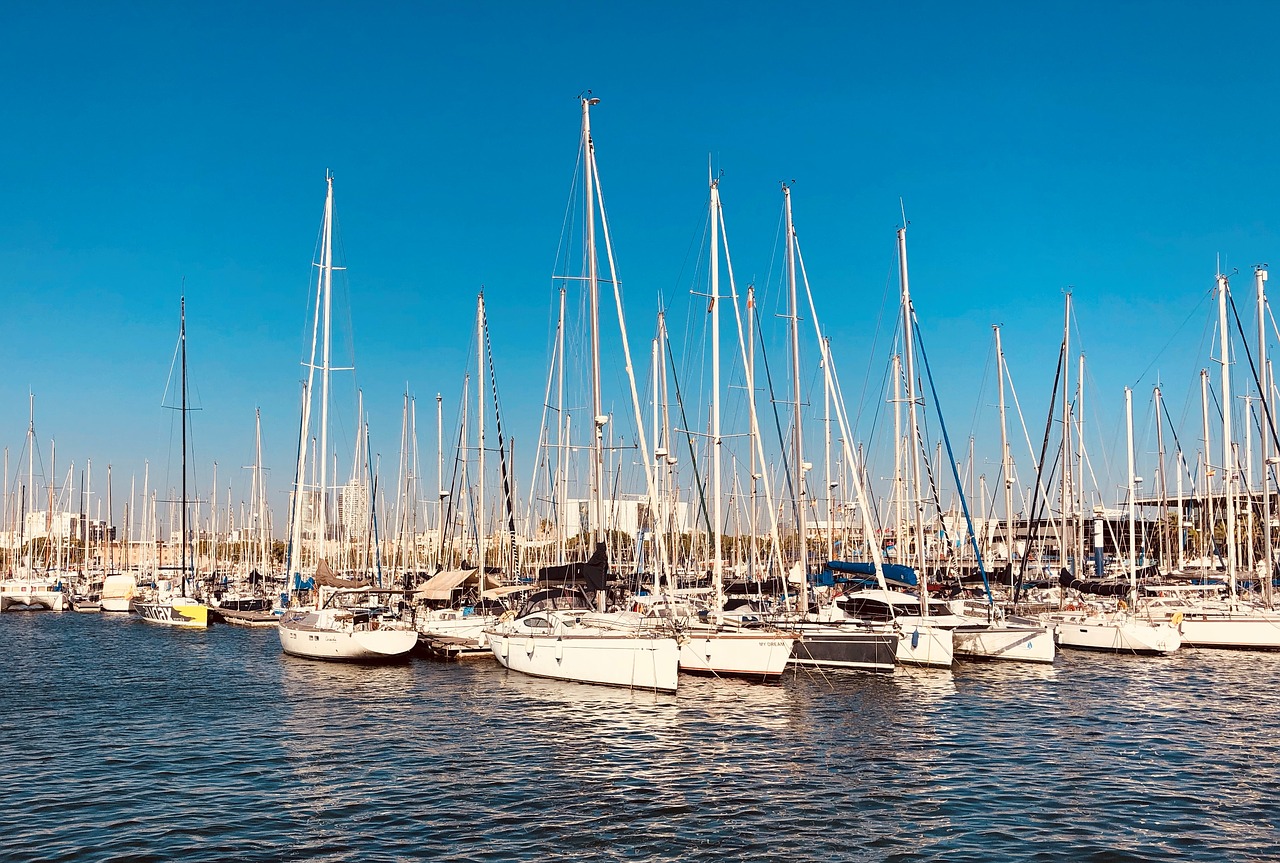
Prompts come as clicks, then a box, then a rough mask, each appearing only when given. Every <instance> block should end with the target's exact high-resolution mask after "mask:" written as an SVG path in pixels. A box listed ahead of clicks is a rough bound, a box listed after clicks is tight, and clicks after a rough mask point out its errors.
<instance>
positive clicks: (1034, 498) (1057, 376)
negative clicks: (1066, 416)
mask: <svg viewBox="0 0 1280 863" xmlns="http://www.w3.org/2000/svg"><path fill="white" fill-rule="evenodd" d="M1066 347H1067V344H1066V341H1065V340H1064V341H1063V342H1062V344H1061V345H1060V346H1059V347H1058V367H1057V369H1056V370H1054V373H1053V392H1052V393H1050V395H1049V416H1048V417H1047V418H1046V419H1045V424H1044V440H1043V441H1042V442H1041V444H1040V458H1039V459H1037V460H1036V477H1037V482H1036V486H1035V490H1034V491H1033V492H1032V494H1031V508H1030V509H1029V510H1028V513H1027V515H1028V517H1029V520H1028V522H1027V550H1028V551H1030V549H1031V540H1032V536H1031V528H1032V527H1033V525H1034V524H1035V522H1036V521H1037V520H1038V518H1039V516H1038V513H1037V506H1038V503H1039V500H1040V483H1041V481H1042V480H1043V478H1044V459H1045V454H1046V453H1047V452H1048V450H1049V436H1050V434H1051V433H1052V431H1053V415H1054V411H1055V409H1056V408H1057V402H1058V384H1059V383H1060V382H1061V380H1062V366H1063V359H1064V356H1065V354H1066ZM1054 468H1055V470H1056V468H1057V463H1056V461H1055V463H1054ZM1045 497H1046V499H1047V498H1048V494H1047V493H1046V494H1045ZM1028 557H1030V555H1029V554H1023V555H1022V560H1021V561H1020V562H1019V565H1018V578H1017V581H1016V582H1015V584H1014V589H1013V604H1014V605H1015V606H1016V605H1017V604H1018V600H1019V599H1021V597H1022V587H1023V581H1024V579H1025V577H1026V573H1027V558H1028Z"/></svg>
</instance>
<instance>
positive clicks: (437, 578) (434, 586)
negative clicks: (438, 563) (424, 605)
mask: <svg viewBox="0 0 1280 863" xmlns="http://www.w3.org/2000/svg"><path fill="white" fill-rule="evenodd" d="M479 574H480V570H478V569H446V570H444V571H442V572H437V573H436V574H435V575H433V576H431V578H429V579H427V580H426V581H424V582H423V583H422V584H421V585H419V586H418V589H417V590H415V591H414V592H413V593H414V596H416V597H417V598H418V599H437V600H447V599H449V598H450V597H451V596H452V595H453V592H454V591H455V590H457V589H458V588H459V587H461V586H462V585H464V584H466V583H467V582H468V581H470V580H472V579H475V578H476V577H477V576H478V575H479Z"/></svg>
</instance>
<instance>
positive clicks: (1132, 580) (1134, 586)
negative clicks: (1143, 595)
mask: <svg viewBox="0 0 1280 863" xmlns="http://www.w3.org/2000/svg"><path fill="white" fill-rule="evenodd" d="M1124 418H1125V432H1126V438H1125V439H1126V441H1127V442H1128V445H1127V447H1126V448H1125V454H1126V455H1127V456H1128V461H1129V494H1128V498H1129V605H1130V606H1131V607H1133V608H1135V609H1136V608H1137V605H1136V603H1137V598H1138V570H1137V558H1136V556H1135V554H1136V551H1137V549H1136V546H1137V544H1138V530H1137V518H1136V514H1137V505H1136V504H1137V502H1136V501H1135V500H1134V476H1133V390H1131V389H1129V388H1128V387H1125V388H1124Z"/></svg>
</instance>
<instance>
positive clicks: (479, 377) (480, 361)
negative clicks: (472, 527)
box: [476, 291, 485, 593]
mask: <svg viewBox="0 0 1280 863" xmlns="http://www.w3.org/2000/svg"><path fill="white" fill-rule="evenodd" d="M484 389H485V387H484V291H481V292H480V296H479V298H478V299H477V300H476V450H477V452H476V460H477V463H476V474H477V476H476V557H477V558H478V559H479V566H480V592H481V593H484V589H485V584H484V556H485V533H484Z"/></svg>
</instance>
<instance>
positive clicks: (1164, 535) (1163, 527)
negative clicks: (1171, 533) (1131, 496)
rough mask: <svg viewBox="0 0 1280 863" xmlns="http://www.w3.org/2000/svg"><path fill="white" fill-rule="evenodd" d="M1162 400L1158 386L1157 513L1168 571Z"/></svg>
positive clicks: (1167, 507) (1166, 486) (1167, 498)
mask: <svg viewBox="0 0 1280 863" xmlns="http://www.w3.org/2000/svg"><path fill="white" fill-rule="evenodd" d="M1161 399H1162V394H1161V392H1160V387H1158V386H1157V387H1156V388H1155V401H1156V451H1157V452H1156V457H1157V459H1158V462H1157V464H1158V466H1159V470H1160V479H1159V482H1158V485H1156V488H1157V489H1159V493H1160V506H1159V507H1158V510H1157V511H1158V512H1159V513H1160V562H1161V563H1163V564H1164V565H1165V568H1166V571H1167V569H1168V566H1169V550H1168V549H1167V548H1166V547H1165V546H1166V544H1167V538H1168V536H1167V535H1168V531H1167V529H1166V527H1167V525H1166V524H1165V520H1166V514H1167V512H1168V509H1169V480H1168V477H1167V476H1166V475H1165V467H1164V424H1163V423H1162V422H1160V416H1161V411H1160V406H1161Z"/></svg>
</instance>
